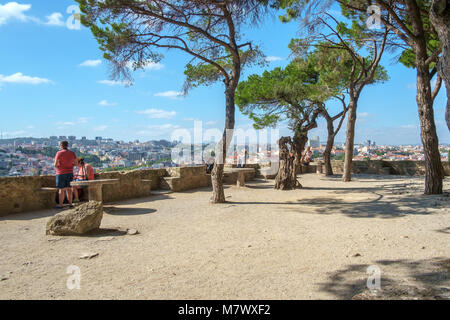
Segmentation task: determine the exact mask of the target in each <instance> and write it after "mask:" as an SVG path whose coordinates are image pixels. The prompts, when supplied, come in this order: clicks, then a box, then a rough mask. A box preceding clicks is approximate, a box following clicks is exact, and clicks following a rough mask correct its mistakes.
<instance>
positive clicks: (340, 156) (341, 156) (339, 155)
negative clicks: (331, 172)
mask: <svg viewBox="0 0 450 320" xmlns="http://www.w3.org/2000/svg"><path fill="white" fill-rule="evenodd" d="M331 159H332V160H338V161H344V160H345V153H340V154H337V155H333V156H331Z"/></svg>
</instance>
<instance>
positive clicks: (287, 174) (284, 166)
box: [275, 137, 297, 190]
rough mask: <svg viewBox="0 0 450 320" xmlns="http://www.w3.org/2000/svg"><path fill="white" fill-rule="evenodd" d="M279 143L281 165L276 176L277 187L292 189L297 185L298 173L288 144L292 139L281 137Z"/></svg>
mask: <svg viewBox="0 0 450 320" xmlns="http://www.w3.org/2000/svg"><path fill="white" fill-rule="evenodd" d="M278 144H279V148H280V151H279V157H280V167H279V168H278V174H277V177H276V178H275V189H278V190H280V189H281V190H292V189H295V188H296V187H297V174H296V172H295V164H294V158H293V157H291V155H290V150H289V148H288V144H291V148H292V141H291V138H290V137H281V138H280V140H279V141H278Z"/></svg>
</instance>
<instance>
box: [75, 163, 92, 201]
mask: <svg viewBox="0 0 450 320" xmlns="http://www.w3.org/2000/svg"><path fill="white" fill-rule="evenodd" d="M75 165H76V166H77V167H78V173H77V174H76V175H75V177H74V178H75V179H74V180H75V181H85V180H95V177H94V168H92V166H91V165H90V164H88V163H85V162H84V159H83V158H78V159H77V160H76V164H75ZM82 188H83V187H73V195H74V202H80V197H79V196H80V189H82Z"/></svg>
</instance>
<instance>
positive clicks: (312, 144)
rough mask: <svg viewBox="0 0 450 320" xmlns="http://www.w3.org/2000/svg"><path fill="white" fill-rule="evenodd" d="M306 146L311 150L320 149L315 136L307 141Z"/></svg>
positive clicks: (318, 140)
mask: <svg viewBox="0 0 450 320" xmlns="http://www.w3.org/2000/svg"><path fill="white" fill-rule="evenodd" d="M308 145H309V146H310V147H311V148H319V147H320V138H319V136H315V137H313V138H311V139H309V141H308Z"/></svg>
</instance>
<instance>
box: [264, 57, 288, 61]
mask: <svg viewBox="0 0 450 320" xmlns="http://www.w3.org/2000/svg"><path fill="white" fill-rule="evenodd" d="M281 60H284V59H283V58H281V57H276V56H269V57H266V61H267V62H273V61H281Z"/></svg>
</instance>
